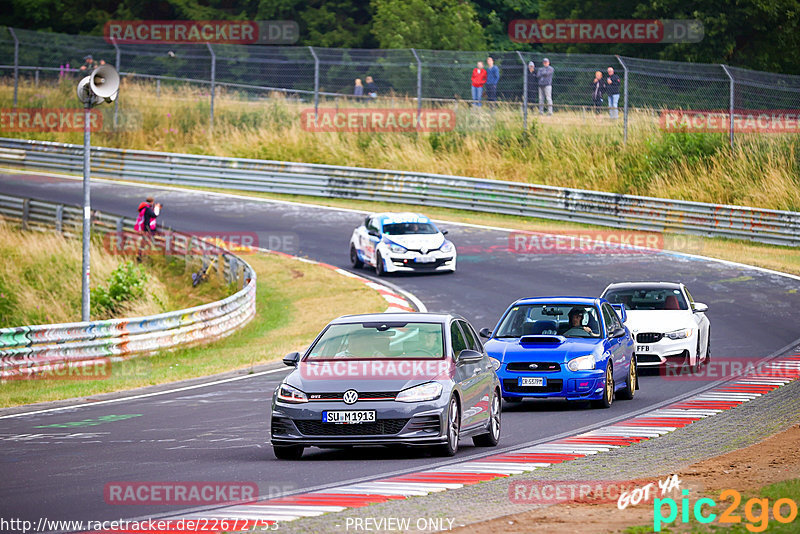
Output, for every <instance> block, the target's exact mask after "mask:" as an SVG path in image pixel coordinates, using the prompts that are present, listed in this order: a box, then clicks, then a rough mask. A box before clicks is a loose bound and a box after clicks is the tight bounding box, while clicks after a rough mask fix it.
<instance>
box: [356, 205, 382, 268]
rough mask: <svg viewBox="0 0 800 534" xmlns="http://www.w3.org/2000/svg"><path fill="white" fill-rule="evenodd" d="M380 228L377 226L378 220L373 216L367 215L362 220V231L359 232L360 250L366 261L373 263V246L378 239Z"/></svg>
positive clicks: (375, 245) (374, 246) (376, 243)
mask: <svg viewBox="0 0 800 534" xmlns="http://www.w3.org/2000/svg"><path fill="white" fill-rule="evenodd" d="M380 239H381V238H380V229H379V228H378V221H376V220H375V218H374V217H367V219H366V220H365V221H364V231H363V232H362V233H361V243H360V246H361V251H362V252H363V253H364V257H365V258H366V259H367V261H368V262H369V263H370V264H372V265H375V248H376V247H377V246H378V242H379V241H380Z"/></svg>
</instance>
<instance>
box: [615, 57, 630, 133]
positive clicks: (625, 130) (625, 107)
mask: <svg viewBox="0 0 800 534" xmlns="http://www.w3.org/2000/svg"><path fill="white" fill-rule="evenodd" d="M617 61H619V64H620V65H622V70H623V71H624V72H625V74H624V80H623V82H622V83H623V86H622V92H623V97H622V98H624V102H623V108H622V122H623V126H622V128H623V134H622V142H623V143H625V144H627V143H628V67H627V66H626V65H625V62H623V61H622V58H621V57H619V56H617Z"/></svg>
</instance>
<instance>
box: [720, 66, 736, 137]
mask: <svg viewBox="0 0 800 534" xmlns="http://www.w3.org/2000/svg"><path fill="white" fill-rule="evenodd" d="M720 67H722V70H724V71H725V74H727V75H728V79H729V80H730V101H729V103H728V111H729V113H730V124H729V125H728V129H729V130H730V137H731V139H730V145H731V148H733V98H734V86H735V84H734V81H733V75H732V74H731V72H730V71H729V70H728V67H726V66H725V65H722V64H720Z"/></svg>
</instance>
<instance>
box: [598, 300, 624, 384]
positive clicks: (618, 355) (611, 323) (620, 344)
mask: <svg viewBox="0 0 800 534" xmlns="http://www.w3.org/2000/svg"><path fill="white" fill-rule="evenodd" d="M600 309H601V312H602V314H603V322H604V323H605V328H606V331H605V334H606V343H608V352H609V354H610V355H611V360H612V366H613V369H614V370H613V372H614V382H615V383H616V384H618V383H619V381H620V380H622V378H623V377H625V376H627V373H628V362H629V361H630V359H629V358H628V357H627V353H628V350H626V349H627V348H628V347H626V343H627V342H628V341H629V340H628V336H620V337H613V334H614V331H615V330H617V329H618V328H622V323H621V322H620V321H619V319H618V317H617V314H616V313H615V312H614V309H613V308H612V307H611V305H610V304H609V303H607V302H604V303H603V304H602V306H601V307H600Z"/></svg>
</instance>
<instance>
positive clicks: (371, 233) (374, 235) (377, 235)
mask: <svg viewBox="0 0 800 534" xmlns="http://www.w3.org/2000/svg"><path fill="white" fill-rule="evenodd" d="M367 233H368V234H369V235H371V236H372V237H380V234H378V232H376V231H375V230H367Z"/></svg>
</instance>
